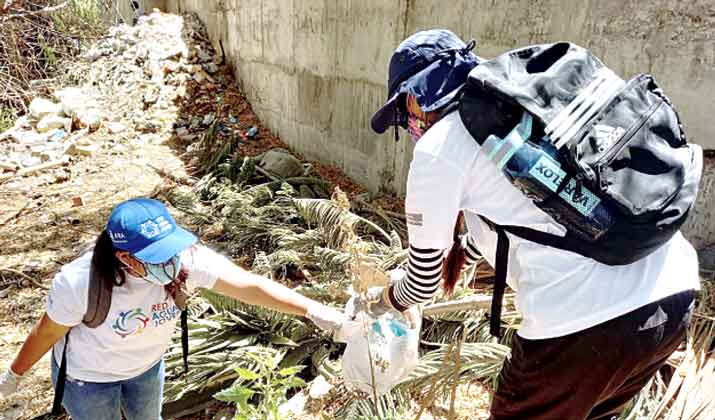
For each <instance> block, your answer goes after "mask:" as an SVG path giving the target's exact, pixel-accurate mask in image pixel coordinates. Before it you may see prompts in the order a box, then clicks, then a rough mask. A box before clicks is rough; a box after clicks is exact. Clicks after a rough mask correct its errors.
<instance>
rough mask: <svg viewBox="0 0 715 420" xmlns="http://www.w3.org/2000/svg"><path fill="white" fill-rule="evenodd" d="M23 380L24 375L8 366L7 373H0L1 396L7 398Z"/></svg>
mask: <svg viewBox="0 0 715 420" xmlns="http://www.w3.org/2000/svg"><path fill="white" fill-rule="evenodd" d="M21 380H22V376H20V375H18V374H16V373H15V372H13V371H12V369H10V368H8V369H7V370H6V371H5V373H3V374H2V375H0V397H3V398H7V397H9V396H10V395H12V394H14V393H15V392H16V391H17V388H18V385H19V384H20V381H21Z"/></svg>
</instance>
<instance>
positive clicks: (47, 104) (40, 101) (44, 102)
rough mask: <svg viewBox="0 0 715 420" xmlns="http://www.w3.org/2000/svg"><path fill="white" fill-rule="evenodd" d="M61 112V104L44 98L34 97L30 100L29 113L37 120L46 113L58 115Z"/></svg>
mask: <svg viewBox="0 0 715 420" xmlns="http://www.w3.org/2000/svg"><path fill="white" fill-rule="evenodd" d="M61 112H62V106H60V104H56V103H54V102H52V101H50V100H48V99H45V98H35V99H33V100H32V102H30V115H32V116H33V117H35V118H37V119H38V120H40V119H42V118H45V117H46V116H48V115H55V116H57V115H59V114H60V113H61Z"/></svg>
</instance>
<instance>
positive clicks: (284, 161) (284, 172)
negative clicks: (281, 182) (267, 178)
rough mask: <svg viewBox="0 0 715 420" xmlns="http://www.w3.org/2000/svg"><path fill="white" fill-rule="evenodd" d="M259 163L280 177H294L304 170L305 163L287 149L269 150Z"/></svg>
mask: <svg viewBox="0 0 715 420" xmlns="http://www.w3.org/2000/svg"><path fill="white" fill-rule="evenodd" d="M259 165H260V166H261V167H262V168H263V169H265V170H266V171H268V172H270V173H271V174H273V175H275V176H277V177H279V178H292V177H295V176H300V175H302V174H303V172H304V168H303V163H302V162H301V161H300V160H298V159H297V158H296V157H295V156H293V155H291V154H290V152H288V151H287V150H285V149H273V150H269V151H267V152H266V153H265V154H264V155H263V157H262V158H261V161H260V163H259Z"/></svg>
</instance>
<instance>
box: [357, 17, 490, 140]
mask: <svg viewBox="0 0 715 420" xmlns="http://www.w3.org/2000/svg"><path fill="white" fill-rule="evenodd" d="M473 48H474V41H472V42H470V43H469V44H465V43H464V41H462V40H461V39H460V38H459V37H458V36H457V35H455V34H454V33H453V32H452V31H449V30H446V29H431V30H428V31H421V32H417V33H416V34H414V35H412V36H410V37H409V38H407V39H405V40H404V41H402V43H400V45H399V46H398V47H397V49H395V52H394V53H393V54H392V58H391V59H390V70H389V78H388V80H387V97H388V99H387V102H385V104H384V105H383V106H382V108H380V109H379V110H378V111H377V112H376V113H375V115H373V117H372V124H371V125H372V129H373V130H375V131H376V132H377V133H384V132H385V130H387V128H388V127H389V126H391V125H402V126H405V124H406V119H405V117H404V116H403V115H400V112H399V109H398V107H399V106H400V104H399V102H398V98H400V97H401V96H402V95H403V94H406V93H409V94H411V95H413V96H414V97H415V98H416V99H417V103H418V104H419V106H420V108H421V109H422V111H424V112H429V111H434V110H436V109H439V108H441V107H443V106H445V105H447V104H448V103H449V102H451V101H452V100H453V99H454V98H455V96H456V95H457V93H458V92H459V89H460V88H461V87H462V86H463V85H464V83H465V82H466V81H467V76H468V75H469V72H470V71H471V70H472V69H473V68H474V67H475V66H476V65H477V64H479V61H480V59H479V57H477V56H476V55H475V54H474V53H472V52H471V50H472V49H473Z"/></svg>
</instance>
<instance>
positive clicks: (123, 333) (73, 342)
mask: <svg viewBox="0 0 715 420" xmlns="http://www.w3.org/2000/svg"><path fill="white" fill-rule="evenodd" d="M91 259H92V252H88V253H86V254H84V255H82V256H81V257H79V258H78V259H76V260H74V261H72V262H71V263H69V264H67V265H65V266H63V267H62V269H61V270H60V272H59V273H58V274H57V275H56V276H55V278H54V280H53V282H52V288H51V289H50V292H49V296H48V302H47V315H48V316H49V317H50V319H52V320H53V321H54V322H56V323H58V324H61V325H64V326H68V327H72V329H71V330H70V334H69V346H68V347H67V375H68V376H69V377H71V378H74V379H79V380H83V381H88V382H114V381H120V380H124V379H130V378H134V377H136V376H138V375H141V374H142V373H144V372H146V371H147V370H148V369H149V368H151V367H152V366H154V364H156V363H157V362H158V361H159V360H160V359H161V357H162V355H163V354H164V352H165V351H166V349H167V347H168V345H169V344H170V341H171V336H172V334H173V333H174V330H175V327H176V322H177V321H178V320H179V316H180V314H181V311H180V310H179V308H178V307H177V306H176V304H174V300H173V299H172V298H171V296H169V295H168V294H167V292H166V291H165V290H164V287H163V286H157V285H155V284H152V283H149V282H148V281H146V280H144V279H140V278H136V277H133V276H130V275H127V276H126V283H125V284H124V285H123V286H121V287H114V289H113V292H112V304H111V306H110V308H109V314H108V315H107V319H106V320H105V321H104V323H103V324H102V325H100V326H98V327H97V328H89V327H87V326H86V325H84V324H83V323H82V318H83V317H84V315H85V312H86V310H87V294H88V291H89V269H90V262H91ZM181 261H182V265H183V266H186V267H188V269H189V275H188V277H187V280H186V286H187V289H188V290H189V291H191V290H193V289H195V288H196V287H203V288H207V289H210V288H212V287H213V285H214V284H215V283H216V280H217V276H216V275H215V274H214V273H219V272H226V269H224V267H230V264H231V261H230V260H228V259H227V258H226V257H224V256H222V255H220V254H218V253H216V252H214V251H212V250H211V249H209V248H206V247H205V246H201V245H199V246H196V247H195V248H194V249H192V250H187V251H185V252H184V253H183V254H182V258H181ZM63 346H64V338H63V339H62V340H60V341H59V342H58V343H56V344H55V346H54V355H55V358H56V361H57V364H58V365H59V363H60V362H61V357H62V349H63Z"/></svg>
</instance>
